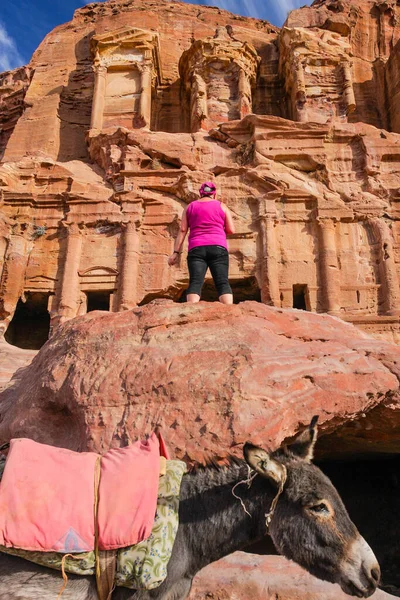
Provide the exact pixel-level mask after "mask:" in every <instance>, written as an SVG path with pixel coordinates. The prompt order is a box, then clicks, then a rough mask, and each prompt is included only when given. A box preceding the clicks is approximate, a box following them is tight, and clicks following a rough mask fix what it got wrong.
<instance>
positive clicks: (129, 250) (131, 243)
mask: <svg viewBox="0 0 400 600" xmlns="http://www.w3.org/2000/svg"><path fill="white" fill-rule="evenodd" d="M139 250H140V233H139V224H138V223H135V222H134V221H129V223H126V224H125V226H124V234H123V260H122V269H121V280H120V281H121V283H120V286H121V287H120V300H119V310H129V309H131V308H133V307H134V306H136V303H137V284H138V276H139Z"/></svg>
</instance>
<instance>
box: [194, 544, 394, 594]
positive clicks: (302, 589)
mask: <svg viewBox="0 0 400 600" xmlns="http://www.w3.org/2000/svg"><path fill="white" fill-rule="evenodd" d="M249 598H251V600H346V599H347V600H348V598H349V596H348V595H347V594H345V593H344V592H342V590H341V589H340V587H339V586H338V585H334V584H332V583H327V582H324V581H321V580H319V579H316V578H315V577H312V576H311V575H309V574H308V573H307V572H306V571H304V570H303V569H301V568H300V567H299V566H297V565H295V564H294V563H293V562H291V561H288V560H286V559H285V558H283V557H281V556H256V555H254V554H245V553H244V552H235V553H234V554H231V555H230V556H227V557H226V558H224V559H222V560H219V561H218V562H216V563H214V564H212V565H210V566H208V567H206V568H205V569H203V570H202V571H200V573H199V574H198V575H197V576H196V577H195V579H194V581H193V587H192V591H191V593H190V596H189V600H249ZM392 598H393V599H394V598H395V596H392V595H391V594H387V593H385V592H383V591H382V590H377V591H376V592H375V594H374V600H390V599H392Z"/></svg>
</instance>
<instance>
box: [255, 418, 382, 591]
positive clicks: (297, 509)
mask: <svg viewBox="0 0 400 600" xmlns="http://www.w3.org/2000/svg"><path fill="white" fill-rule="evenodd" d="M316 424H317V417H314V418H313V420H312V421H311V424H310V426H309V427H308V429H307V430H306V431H305V432H303V433H301V434H300V435H299V436H298V437H297V438H296V439H295V440H294V442H293V443H292V444H290V445H289V446H287V447H284V448H282V449H279V450H277V451H276V452H274V453H272V454H269V453H268V452H266V451H265V450H263V449H262V448H258V447H257V446H253V445H252V444H249V443H247V444H245V447H244V457H245V460H246V462H247V463H248V465H249V466H250V467H251V468H252V469H254V470H255V471H257V473H259V474H260V475H261V476H262V477H263V478H265V479H266V480H267V481H268V483H267V481H266V486H270V485H271V482H272V484H273V486H274V487H275V489H276V492H277V494H279V491H280V490H281V493H280V495H279V497H278V499H277V504H276V508H275V510H274V512H273V515H271V522H270V527H269V532H270V534H271V537H272V540H273V542H274V544H275V547H276V549H277V550H278V552H279V553H280V554H283V555H284V556H286V557H287V558H289V559H291V560H294V561H295V562H297V563H298V564H299V565H301V566H302V567H303V568H304V569H306V570H307V571H309V572H310V573H311V574H312V575H315V576H316V577H318V578H319V579H325V580H326V581H330V582H332V583H338V584H339V585H340V586H341V588H342V589H343V591H344V592H346V593H347V594H350V595H351V596H357V597H358V598H367V597H368V596H371V595H372V594H373V593H374V592H375V590H376V587H377V585H378V583H379V579H380V569H379V565H378V562H377V560H376V558H375V556H374V554H373V552H372V550H371V548H370V547H369V546H368V544H367V542H366V541H365V540H364V539H363V538H362V537H361V535H360V534H359V532H358V531H357V529H356V527H355V525H354V523H353V522H352V521H351V520H350V517H349V515H348V513H347V511H346V508H345V507H344V505H343V502H342V500H341V498H340V496H339V494H338V493H337V491H336V489H335V488H334V486H333V485H332V483H331V482H330V480H329V479H328V478H327V477H326V476H325V475H324V474H323V473H322V472H321V471H320V469H318V467H316V466H315V465H313V464H311V460H312V457H313V448H314V445H315V442H316V439H317V426H316Z"/></svg>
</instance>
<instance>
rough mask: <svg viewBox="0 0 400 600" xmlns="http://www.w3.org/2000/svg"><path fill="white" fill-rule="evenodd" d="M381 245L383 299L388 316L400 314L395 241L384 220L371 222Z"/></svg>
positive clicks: (372, 220) (371, 220) (377, 219)
mask: <svg viewBox="0 0 400 600" xmlns="http://www.w3.org/2000/svg"><path fill="white" fill-rule="evenodd" d="M369 222H370V223H371V225H372V227H373V229H374V231H375V233H376V234H377V237H378V239H379V241H380V245H381V262H380V270H381V273H382V292H383V293H382V297H383V299H384V301H385V302H384V304H385V309H386V310H385V312H386V314H388V315H399V314H400V290H399V277H398V274H397V265H396V262H395V258H394V249H393V239H392V233H391V231H390V228H389V225H388V224H387V223H386V221H384V220H383V219H379V218H376V219H370V221H369Z"/></svg>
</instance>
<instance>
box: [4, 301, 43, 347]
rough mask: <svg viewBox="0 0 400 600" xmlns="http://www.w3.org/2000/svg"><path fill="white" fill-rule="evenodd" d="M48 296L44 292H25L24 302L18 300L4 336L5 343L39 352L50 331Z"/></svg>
mask: <svg viewBox="0 0 400 600" xmlns="http://www.w3.org/2000/svg"><path fill="white" fill-rule="evenodd" d="M49 296H50V294H49V293H44V292H26V293H25V298H24V301H23V300H22V299H21V298H20V299H19V300H18V303H17V307H16V309H15V313H14V316H13V318H12V320H11V322H10V324H9V326H8V328H7V331H6V333H5V336H4V338H5V340H6V342H8V343H9V344H12V345H13V346H17V347H18V348H24V349H27V350H39V349H40V348H41V347H42V346H43V344H44V343H45V342H46V341H47V340H48V337H49V331H50V313H49V311H48V308H47V307H48V302H49Z"/></svg>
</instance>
